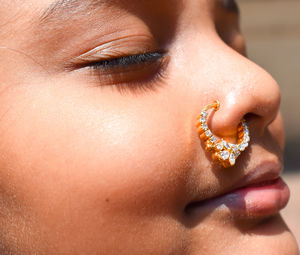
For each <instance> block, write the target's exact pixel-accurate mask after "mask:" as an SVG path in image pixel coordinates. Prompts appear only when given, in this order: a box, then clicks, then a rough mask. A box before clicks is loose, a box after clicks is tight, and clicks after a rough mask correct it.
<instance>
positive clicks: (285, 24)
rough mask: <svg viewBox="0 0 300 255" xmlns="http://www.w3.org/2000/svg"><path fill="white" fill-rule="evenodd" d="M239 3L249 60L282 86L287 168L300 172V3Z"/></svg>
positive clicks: (263, 0) (279, 0)
mask: <svg viewBox="0 0 300 255" xmlns="http://www.w3.org/2000/svg"><path fill="white" fill-rule="evenodd" d="M238 2H239V5H240V10H241V23H242V31H243V33H244V35H245V38H246V40H247V46H248V54H249V58H250V59H252V60H254V61H255V62H256V63H258V64H259V65H261V66H262V67H264V68H265V69H266V70H268V71H269V72H270V73H271V74H272V75H273V77H275V79H276V80H277V81H278V83H279V85H280V87H281V91H282V106H281V110H282V113H283V116H284V121H285V126H286V133H287V150H286V151H287V155H286V158H287V166H288V167H289V168H298V169H300V0H238ZM261 86H263V84H262V85H261ZM298 148H299V149H298Z"/></svg>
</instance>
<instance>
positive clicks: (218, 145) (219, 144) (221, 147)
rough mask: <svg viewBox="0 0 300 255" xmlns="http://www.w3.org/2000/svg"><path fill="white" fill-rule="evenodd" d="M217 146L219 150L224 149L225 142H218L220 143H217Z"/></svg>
mask: <svg viewBox="0 0 300 255" xmlns="http://www.w3.org/2000/svg"><path fill="white" fill-rule="evenodd" d="M216 148H217V150H219V151H221V150H223V144H221V143H218V144H217V145H216Z"/></svg>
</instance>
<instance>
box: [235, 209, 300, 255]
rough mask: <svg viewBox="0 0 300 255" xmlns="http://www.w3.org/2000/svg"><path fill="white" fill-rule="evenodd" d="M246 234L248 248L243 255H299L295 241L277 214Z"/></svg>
mask: <svg viewBox="0 0 300 255" xmlns="http://www.w3.org/2000/svg"><path fill="white" fill-rule="evenodd" d="M246 233H247V238H246V239H247V240H246V243H248V244H247V247H249V248H247V252H245V253H243V254H245V255H248V254H249V255H250V254H264V255H269V254H270V255H299V249H298V246H297V242H296V239H295V238H294V236H293V234H292V233H291V232H290V230H289V228H288V227H287V225H286V224H285V222H284V220H283V219H282V217H281V216H280V215H279V214H277V215H274V216H272V217H269V218H266V219H263V220H262V221H261V222H260V223H259V224H257V225H256V226H255V227H253V228H252V229H251V230H250V231H247V232H246ZM239 254H240V253H239Z"/></svg>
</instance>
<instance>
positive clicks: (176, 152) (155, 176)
mask: <svg viewBox="0 0 300 255" xmlns="http://www.w3.org/2000/svg"><path fill="white" fill-rule="evenodd" d="M59 91H60V92H57V91H56V90H55V89H49V90H48V91H46V90H44V92H43V93H41V92H40V91H39V95H38V96H37V94H35V93H36V91H32V92H31V94H30V95H28V96H27V98H26V100H23V101H21V102H20V103H19V105H17V106H15V107H14V115H12V116H16V115H15V114H17V116H19V118H18V119H16V118H13V117H11V118H10V117H9V116H7V121H8V122H7V123H10V126H11V128H10V130H9V132H6V134H5V136H3V139H2V140H3V141H4V143H3V144H5V146H3V148H2V151H3V154H4V155H6V157H7V158H9V159H10V161H9V166H7V167H6V168H7V171H9V170H8V169H14V171H13V172H12V173H10V183H13V184H12V185H13V186H14V187H15V192H16V194H17V197H18V198H19V200H20V201H21V202H22V203H23V204H26V205H25V207H26V210H27V212H28V213H29V214H31V216H32V215H34V217H35V219H36V221H37V223H36V224H37V225H38V228H41V227H42V226H44V227H45V228H49V227H51V229H56V230H57V231H59V232H61V233H63V232H65V233H68V235H69V236H74V235H76V233H77V234H78V235H79V232H78V230H81V231H84V232H86V236H89V237H90V238H92V239H93V238H95V236H97V238H99V237H102V238H103V240H105V237H107V233H111V232H113V231H115V232H118V231H119V232H120V229H119V228H120V224H121V225H122V224H123V225H124V226H127V227H128V226H131V225H132V223H133V222H134V221H136V222H145V224H146V222H148V221H149V219H155V218H161V217H164V216H165V215H174V214H178V211H179V210H178V209H179V208H180V209H181V210H183V209H184V203H185V202H186V201H184V197H185V195H184V192H185V184H186V183H185V181H186V176H187V175H188V172H189V171H190V169H191V167H192V166H191V163H190V160H191V159H192V158H193V157H194V154H195V151H194V150H193V146H192V143H191V142H190V141H191V138H190V137H191V132H190V131H189V130H190V123H189V124H186V123H183V122H182V121H180V120H182V119H183V113H182V114H181V113H180V112H178V111H177V110H176V109H174V107H172V105H175V102H174V104H173V103H172V102H171V100H172V99H170V101H168V102H165V100H160V99H159V98H158V99H157V102H153V99H151V100H150V99H149V102H147V99H145V98H144V99H141V100H138V99H134V98H132V99H131V100H128V99H122V97H121V95H118V96H116V95H115V94H109V95H106V96H105V97H104V96H103V95H102V97H101V91H100V92H99V94H98V95H95V92H94V91H93V92H92V91H87V92H86V91H85V92H82V91H81V92H78V93H74V91H73V92H71V91H68V90H66V91H63V90H62V89H61V90H59ZM134 100H136V101H135V103H133V102H134ZM164 102H165V103H164ZM161 109H164V111H161ZM183 130H186V132H183ZM2 131H3V130H2ZM3 133H4V132H3ZM1 163H2V162H1ZM181 198H182V199H181ZM28 208H30V209H29V210H28ZM32 217H33V216H32ZM149 227H150V228H152V227H153V226H152V227H151V226H149ZM100 229H101V231H100ZM125 229H126V227H125ZM143 229H144V230H146V229H147V227H145V226H144V227H143ZM156 229H159V228H158V227H157V226H156ZM127 231H128V230H127ZM136 231H137V232H138V231H139V230H136ZM54 232H55V231H52V233H54ZM177 233H178V232H177ZM66 235H67V234H66ZM126 236H129V237H130V235H126ZM80 238H82V232H81V233H80V236H78V239H79V240H80Z"/></svg>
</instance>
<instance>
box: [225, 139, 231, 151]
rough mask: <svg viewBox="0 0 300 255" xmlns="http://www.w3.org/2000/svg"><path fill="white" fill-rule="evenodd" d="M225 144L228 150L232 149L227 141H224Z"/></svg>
mask: <svg viewBox="0 0 300 255" xmlns="http://www.w3.org/2000/svg"><path fill="white" fill-rule="evenodd" d="M223 146H224V147H225V148H226V149H228V150H229V149H230V146H229V144H228V143H227V142H226V141H223Z"/></svg>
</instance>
